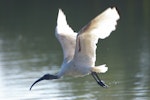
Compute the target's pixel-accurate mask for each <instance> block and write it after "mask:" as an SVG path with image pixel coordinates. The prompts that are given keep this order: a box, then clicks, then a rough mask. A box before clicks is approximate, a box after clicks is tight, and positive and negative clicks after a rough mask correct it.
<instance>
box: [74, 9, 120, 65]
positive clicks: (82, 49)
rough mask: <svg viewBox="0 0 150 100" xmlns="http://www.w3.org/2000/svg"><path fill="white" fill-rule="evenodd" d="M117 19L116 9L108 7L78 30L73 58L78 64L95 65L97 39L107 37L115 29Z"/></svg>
mask: <svg viewBox="0 0 150 100" xmlns="http://www.w3.org/2000/svg"><path fill="white" fill-rule="evenodd" d="M118 19H119V14H118V12H117V10H116V9H115V8H108V9H106V10H105V11H104V12H103V13H101V14H100V15H98V16H97V17H96V18H94V19H93V20H92V21H91V22H90V23H88V24H87V25H86V26H85V27H83V28H82V29H81V30H80V31H79V34H78V36H77V41H76V50H75V55H74V59H73V60H74V61H75V62H78V63H77V64H78V65H80V66H91V67H94V66H95V60H96V47H97V46H96V44H97V42H98V39H104V38H106V37H108V36H109V35H110V33H111V32H112V31H114V30H115V26H116V24H117V20H118ZM78 65H77V66H78Z"/></svg>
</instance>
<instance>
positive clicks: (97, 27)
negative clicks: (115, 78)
mask: <svg viewBox="0 0 150 100" xmlns="http://www.w3.org/2000/svg"><path fill="white" fill-rule="evenodd" d="M119 18H120V17H119V14H118V12H117V10H116V8H115V7H113V8H108V9H106V10H105V11H104V12H102V13H101V14H99V15H98V16H97V17H95V18H94V19H93V20H91V21H90V22H89V23H88V24H87V25H85V26H84V27H83V28H82V29H81V30H80V31H79V32H78V33H76V32H74V31H73V30H72V29H71V27H69V25H68V24H67V21H66V16H65V14H64V13H63V12H62V10H61V9H59V12H58V18H57V26H56V30H55V35H56V37H57V39H58V41H59V42H60V44H61V46H62V50H63V54H64V59H63V63H62V65H61V69H60V71H59V72H58V73H57V74H56V75H51V74H45V75H44V76H42V77H41V78H39V79H38V80H37V81H35V82H34V83H33V84H32V85H31V87H30V90H31V89H32V87H33V86H34V85H35V84H36V83H37V82H40V81H42V80H52V79H59V78H60V77H61V76H64V75H70V76H84V75H88V74H91V75H92V76H93V78H94V79H95V80H96V81H97V83H98V84H99V85H100V86H102V87H107V85H106V84H105V83H104V82H103V81H102V80H100V78H99V76H98V75H97V73H105V72H106V71H107V70H108V67H106V64H103V65H99V66H95V61H96V48H97V46H96V44H97V43H98V40H99V39H104V38H106V37H108V36H109V35H110V33H111V32H112V31H114V30H115V29H116V25H117V20H118V19H119Z"/></svg>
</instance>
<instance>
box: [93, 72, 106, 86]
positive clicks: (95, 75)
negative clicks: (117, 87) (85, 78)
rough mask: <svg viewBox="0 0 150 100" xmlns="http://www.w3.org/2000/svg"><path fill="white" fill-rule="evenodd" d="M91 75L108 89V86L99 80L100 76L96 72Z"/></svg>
mask: <svg viewBox="0 0 150 100" xmlns="http://www.w3.org/2000/svg"><path fill="white" fill-rule="evenodd" d="M91 74H92V76H93V78H94V79H95V80H96V82H97V83H98V84H99V85H100V86H102V87H105V88H106V87H108V85H106V84H105V83H104V81H102V80H101V79H100V78H99V76H98V75H97V73H96V72H92V73H91Z"/></svg>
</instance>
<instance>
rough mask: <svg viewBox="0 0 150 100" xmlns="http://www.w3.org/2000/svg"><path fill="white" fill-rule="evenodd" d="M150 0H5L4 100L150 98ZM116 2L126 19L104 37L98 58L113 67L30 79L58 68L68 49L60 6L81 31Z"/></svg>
mask: <svg viewBox="0 0 150 100" xmlns="http://www.w3.org/2000/svg"><path fill="white" fill-rule="evenodd" d="M149 4H150V2H149V1H148V0H143V1H142V0H141V1H138V2H137V1H136V0H126V1H118V2H117V1H115V0H114V1H110V0H93V1H91V0H83V1H78V0H74V1H73V0H70V1H68V2H66V1H64V2H63V1H62V2H58V1H57V0H55V1H48V0H43V1H38V0H32V1H31V0H26V1H20V0H7V1H5V0H3V1H0V12H1V13H0V99H1V100H149V98H150V28H149V26H150V20H149V18H150V12H149V9H150V6H149ZM110 6H116V7H117V9H118V11H119V13H120V16H121V19H120V20H119V21H118V26H117V30H116V31H114V32H112V34H111V35H110V37H109V38H107V39H105V40H100V41H99V43H98V48H97V61H96V64H97V65H99V64H104V63H106V64H107V66H108V67H109V71H108V72H107V73H105V74H99V76H100V77H101V78H102V79H103V80H104V81H105V82H106V83H107V84H108V85H109V86H110V87H109V88H107V89H105V88H102V87H99V86H98V85H97V83H96V82H95V81H94V79H93V78H92V76H90V75H89V76H86V77H82V78H73V77H63V78H61V79H59V80H53V81H43V82H41V83H38V84H37V85H35V87H33V90H32V91H29V87H30V85H31V84H32V83H33V82H34V81H35V80H36V79H38V78H39V77H41V76H42V75H44V74H45V73H57V72H58V71H59V69H60V65H61V63H62V59H63V54H62V50H61V47H60V44H59V42H58V41H57V40H56V38H55V35H54V30H55V26H56V18H57V12H58V8H62V9H63V11H64V12H65V14H66V15H67V20H68V23H69V24H70V26H71V27H72V28H73V29H74V30H75V31H79V29H80V28H82V27H83V26H84V25H85V24H86V23H88V22H89V21H90V20H91V19H92V18H94V17H95V16H96V15H98V14H99V13H100V12H102V11H103V10H104V9H106V8H108V7H110Z"/></svg>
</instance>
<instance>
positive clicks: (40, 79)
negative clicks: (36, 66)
mask: <svg viewBox="0 0 150 100" xmlns="http://www.w3.org/2000/svg"><path fill="white" fill-rule="evenodd" d="M42 80H44V78H43V77H41V78H39V79H38V80H36V81H35V82H34V83H33V84H32V85H31V87H30V90H31V89H32V87H33V86H34V85H35V84H36V83H38V82H40V81H42Z"/></svg>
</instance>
